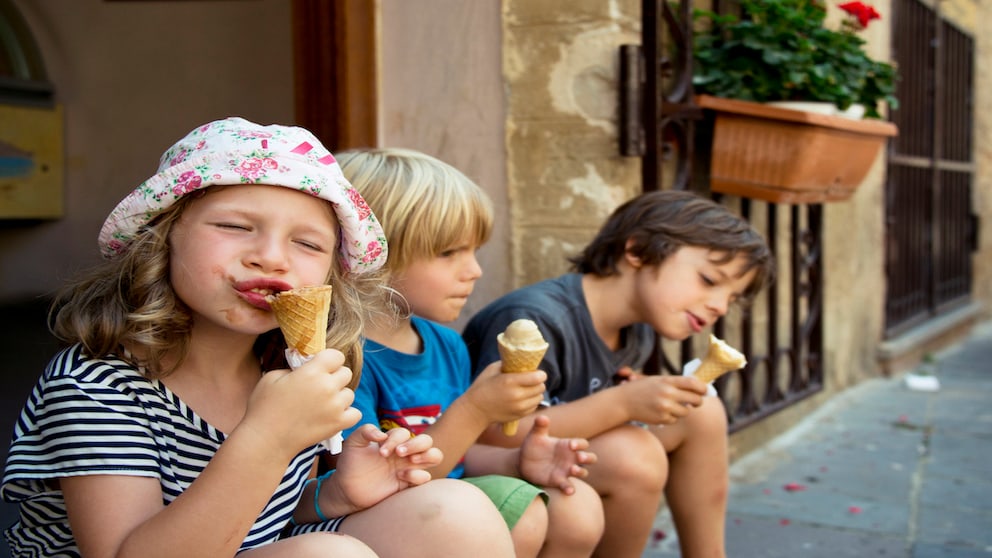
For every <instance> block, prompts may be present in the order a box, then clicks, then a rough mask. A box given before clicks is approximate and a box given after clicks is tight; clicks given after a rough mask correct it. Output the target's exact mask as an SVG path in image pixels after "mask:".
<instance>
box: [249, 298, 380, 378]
mask: <svg viewBox="0 0 992 558" xmlns="http://www.w3.org/2000/svg"><path fill="white" fill-rule="evenodd" d="M332 291H333V289H332V288H331V286H330V285H313V286H310V287H299V288H297V289H293V290H291V291H283V292H281V293H279V294H276V295H272V296H269V297H268V298H267V300H268V302H269V305H270V306H272V312H273V313H275V316H276V322H278V323H279V329H281V330H282V335H283V337H285V338H286V344H287V345H288V346H289V347H290V348H291V349H295V350H296V352H298V353H299V354H300V356H301V357H303V358H304V359H306V358H307V357H312V356H313V355H315V354H317V353H319V352H320V351H323V350H324V349H326V348H327V320H328V315H329V314H330V313H331V293H332ZM351 374H352V376H351V381H350V382H348V387H349V388H351V389H355V388H356V387H358V380H359V375H360V374H361V371H358V370H352V371H351Z"/></svg>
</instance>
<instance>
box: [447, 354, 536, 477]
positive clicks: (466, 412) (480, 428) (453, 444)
mask: <svg viewBox="0 0 992 558" xmlns="http://www.w3.org/2000/svg"><path fill="white" fill-rule="evenodd" d="M545 377H546V376H545V374H544V372H540V371H535V372H526V373H521V374H501V369H500V363H499V362H498V361H497V362H495V363H493V364H490V365H489V366H487V367H486V369H485V370H484V371H483V372H482V373H481V374H480V375H479V376H478V377H477V378H476V379H475V381H474V382H472V385H471V386H469V389H468V391H466V392H465V393H464V394H462V395H461V396H460V397H459V398H458V399H456V400H455V401H454V402H453V403H452V404H451V405H450V406H449V407H448V409H447V410H446V411H445V412H444V414H443V415H441V417H440V418H439V419H438V420H437V422H436V423H435V424H433V425H431V427H430V428H429V429H428V430H427V433H428V434H430V435H431V437H432V438H433V439H434V444H435V446H437V447H438V448H440V450H441V451H442V452H443V453H444V459H443V461H442V463H441V465H439V466H438V467H435V468H434V469H431V473H432V474H433V476H434V478H442V477H445V476H447V475H448V473H450V472H451V470H452V469H453V468H454V467H455V465H457V464H458V462H459V460H461V458H462V457H463V456H465V454H466V453H467V452H468V451H469V448H471V447H472V445H473V444H475V443H476V441H477V440H478V438H479V435H481V434H482V433H483V432H484V431H485V430H486V428H487V427H488V426H489V425H490V424H493V423H497V422H506V421H510V420H515V419H517V418H520V417H524V416H527V414H528V413H530V412H532V411H533V410H534V409H536V408H537V405H538V404H539V403H540V402H541V399H542V398H543V396H544V379H545Z"/></svg>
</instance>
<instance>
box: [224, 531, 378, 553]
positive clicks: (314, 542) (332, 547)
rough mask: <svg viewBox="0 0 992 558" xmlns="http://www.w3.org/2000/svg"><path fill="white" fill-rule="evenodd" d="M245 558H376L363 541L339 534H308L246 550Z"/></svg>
mask: <svg viewBox="0 0 992 558" xmlns="http://www.w3.org/2000/svg"><path fill="white" fill-rule="evenodd" d="M238 556H241V557H243V558H311V557H312V558H328V557H329V556H347V557H348V558H375V553H374V552H372V549H371V548H369V547H368V546H366V545H365V544H364V543H362V542H361V541H359V540H357V539H355V538H352V537H349V536H347V535H339V534H337V533H324V532H321V533H307V534H303V535H297V536H295V537H290V538H288V539H283V540H280V541H276V542H274V543H272V544H267V545H265V546H260V547H258V548H253V549H251V550H246V551H244V552H242V553H241V554H238Z"/></svg>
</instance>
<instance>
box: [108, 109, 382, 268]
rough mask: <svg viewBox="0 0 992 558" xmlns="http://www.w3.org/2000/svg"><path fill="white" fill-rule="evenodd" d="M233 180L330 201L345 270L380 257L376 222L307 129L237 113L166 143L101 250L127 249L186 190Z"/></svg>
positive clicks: (116, 215) (115, 214) (121, 207)
mask: <svg viewBox="0 0 992 558" xmlns="http://www.w3.org/2000/svg"><path fill="white" fill-rule="evenodd" d="M237 184H268V185H273V186H285V187H286V188H292V189H294V190H297V191H300V192H304V193H307V194H310V195H312V196H315V197H318V198H321V199H324V200H327V201H329V202H331V205H332V206H333V208H334V212H335V214H336V215H337V218H338V222H339V223H340V226H341V235H340V236H341V238H340V239H338V242H339V246H338V248H339V250H340V252H341V255H342V256H343V258H344V260H343V262H342V263H344V266H345V268H346V269H348V270H350V271H352V272H355V273H361V272H363V271H372V270H374V269H377V268H379V267H381V266H382V265H383V264H384V263H385V262H386V251H387V248H386V237H385V234H384V233H383V231H382V226H381V225H380V224H379V221H378V220H377V219H376V217H375V215H373V214H372V210H371V209H370V208H369V206H368V204H366V203H365V200H364V199H363V198H362V196H361V195H360V194H359V193H358V191H357V190H355V188H354V187H352V185H351V183H350V182H348V180H347V179H346V178H345V177H344V174H342V173H341V167H339V166H338V164H337V161H336V160H335V159H334V156H333V155H331V153H330V152H329V151H328V150H327V149H326V148H325V147H324V146H323V145H321V143H320V141H319V140H318V139H317V138H316V137H315V136H314V135H313V134H311V133H310V132H309V131H307V130H305V129H303V128H298V127H290V126H278V125H272V126H261V125H259V124H255V123H253V122H249V121H247V120H245V119H243V118H236V117H234V118H227V119H224V120H217V121H215V122H211V123H209V124H204V125H203V126H200V127H198V128H196V129H195V130H193V131H191V132H190V133H189V134H187V135H186V137H184V138H183V139H181V140H179V141H178V142H176V144H175V145H173V146H172V147H171V148H169V150H168V151H166V152H165V153H164V154H163V155H162V159H161V161H160V162H159V166H158V173H157V174H155V176H152V177H151V178H149V179H148V180H146V181H145V182H143V183H142V184H141V185H139V186H138V187H137V188H136V189H135V190H134V191H133V192H131V193H130V194H128V196H127V197H126V198H124V199H123V200H121V202H120V203H119V204H117V207H116V208H114V210H113V211H112V212H111V213H110V216H108V217H107V220H106V221H105V222H104V223H103V228H102V229H101V230H100V238H99V243H100V252H101V253H102V254H103V255H104V257H106V258H114V257H115V256H117V255H119V254H121V253H122V252H124V251H126V250H127V247H128V245H129V244H130V243H131V241H132V240H133V239H134V237H135V235H137V233H138V231H140V230H141V228H142V227H144V226H145V225H147V224H148V223H149V222H150V221H151V220H152V219H154V218H155V216H156V215H158V214H159V213H161V212H162V211H163V210H165V209H166V208H168V207H169V206H171V205H172V204H174V203H175V202H176V200H178V199H180V198H182V197H183V196H185V195H186V194H188V193H190V192H194V191H196V190H200V189H202V188H206V187H208V186H213V185H237Z"/></svg>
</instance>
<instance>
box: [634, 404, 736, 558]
mask: <svg viewBox="0 0 992 558" xmlns="http://www.w3.org/2000/svg"><path fill="white" fill-rule="evenodd" d="M652 430H653V431H654V432H655V433H656V435H657V436H658V438H659V439H660V440H661V442H662V444H663V445H664V446H665V449H666V450H667V451H668V461H669V467H670V473H669V475H670V479H671V482H669V483H668V485H667V487H666V489H665V501H666V503H667V504H668V507H669V509H670V510H671V512H672V519H673V520H674V521H675V528H676V529H677V530H678V535H679V546H680V548H681V549H682V556H683V557H684V558H704V557H705V558H723V557H724V556H726V550H725V548H724V531H725V528H726V516H727V491H728V485H729V480H728V469H729V462H728V461H729V459H728V450H727V415H726V412H725V411H724V408H723V404H722V403H721V402H720V400H719V399H717V398H716V397H706V398H705V399H704V401H703V405H702V406H700V407H699V408H697V409H695V410H693V412H691V413H689V415H688V416H686V417H685V418H683V419H682V420H680V421H679V422H678V423H676V424H674V425H671V426H665V427H664V428H660V429H652Z"/></svg>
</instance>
